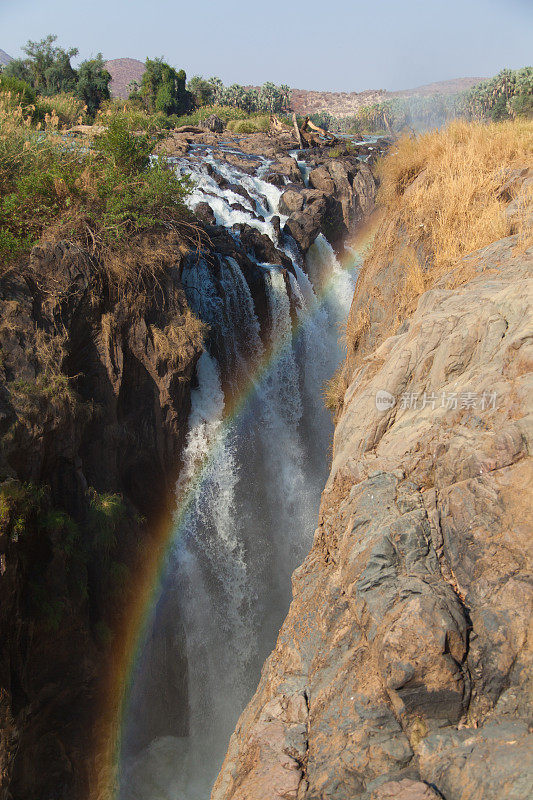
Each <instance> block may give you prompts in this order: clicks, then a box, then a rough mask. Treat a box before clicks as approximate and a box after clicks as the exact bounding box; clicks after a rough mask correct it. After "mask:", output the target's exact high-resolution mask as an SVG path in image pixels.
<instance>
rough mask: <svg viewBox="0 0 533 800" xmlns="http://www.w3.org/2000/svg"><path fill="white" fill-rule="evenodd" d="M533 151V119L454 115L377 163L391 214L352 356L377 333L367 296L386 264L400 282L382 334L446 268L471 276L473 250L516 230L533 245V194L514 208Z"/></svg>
mask: <svg viewBox="0 0 533 800" xmlns="http://www.w3.org/2000/svg"><path fill="white" fill-rule="evenodd" d="M532 156H533V122H531V121H525V120H514V121H509V122H500V123H492V124H484V123H477V122H463V121H459V120H455V121H453V122H451V123H450V124H449V125H448V126H447V127H446V128H444V129H442V130H439V131H432V132H430V133H426V134H423V135H421V136H416V137H413V136H404V137H403V138H402V139H400V140H399V141H398V142H397V143H396V144H395V145H394V147H393V149H392V150H391V152H390V153H389V154H388V155H387V156H385V157H384V158H383V159H382V161H381V162H380V164H379V165H378V174H379V177H380V180H381V185H380V189H379V194H378V202H379V204H380V206H381V208H382V209H383V212H384V220H383V222H382V224H381V226H380V229H379V231H378V233H377V235H376V237H375V239H374V242H373V245H372V248H371V250H370V253H369V256H368V258H367V259H366V261H365V264H364V266H363V268H362V270H361V275H360V279H359V281H358V285H357V288H356V293H355V299H354V306H353V308H352V313H351V314H350V317H349V321H348V326H347V331H346V341H347V346H348V354H349V357H350V354H353V353H354V352H356V351H357V350H358V347H359V343H360V341H361V340H362V339H364V335H365V333H366V331H367V330H368V325H369V323H368V324H367V325H366V327H365V325H364V324H362V321H363V320H364V318H365V313H366V303H365V298H369V296H370V293H371V291H372V287H374V286H375V285H376V284H379V283H380V281H379V280H378V278H379V273H380V272H382V270H384V269H388V270H389V275H390V282H391V283H392V284H393V285H392V286H391V287H390V290H389V291H387V298H386V299H385V300H384V303H383V305H382V311H383V313H382V314H381V319H380V339H381V340H382V339H383V338H384V337H385V336H386V335H390V334H391V333H393V332H394V331H395V330H396V329H397V327H398V325H399V324H401V322H403V320H404V319H405V317H406V316H408V315H409V314H410V313H411V312H412V311H413V310H414V308H415V306H416V302H417V300H418V298H419V297H420V295H421V294H422V293H423V292H425V291H426V290H428V289H429V288H431V287H432V286H433V285H434V284H435V283H436V282H437V281H438V280H440V279H442V278H443V277H444V276H445V275H446V276H448V283H449V285H450V286H457V285H459V284H460V283H462V282H464V281H466V280H469V279H470V278H471V277H472V270H471V265H470V268H469V267H468V266H465V264H464V263H461V259H462V257H463V256H465V255H466V254H468V253H471V252H472V251H475V250H478V249H480V248H482V247H485V246H487V245H488V244H490V243H491V242H494V241H497V240H498V239H501V238H503V237H505V236H509V235H510V234H513V233H516V234H518V241H519V244H518V246H519V247H520V249H522V250H523V249H525V248H526V247H529V246H531V245H532V244H533V235H532V230H531V214H532V213H533V191H528V192H522V193H521V195H520V196H519V198H517V199H515V203H514V206H515V213H514V214H512V215H509V214H506V213H505V212H506V209H507V208H508V205H509V202H510V201H512V200H513V199H514V194H515V193H516V191H517V190H518V189H519V188H520V181H515V183H514V184H513V178H514V177H516V176H517V175H518V174H519V173H518V171H519V170H522V169H524V168H525V167H528V166H530V165H531V163H532ZM391 265H393V266H392V268H391ZM375 344H376V342H374V345H375Z"/></svg>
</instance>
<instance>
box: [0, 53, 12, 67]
mask: <svg viewBox="0 0 533 800" xmlns="http://www.w3.org/2000/svg"><path fill="white" fill-rule="evenodd" d="M10 61H13V59H12V58H11V56H8V54H7V53H6V51H5V50H0V64H3V65H4V66H5V65H6V64H9V62H10Z"/></svg>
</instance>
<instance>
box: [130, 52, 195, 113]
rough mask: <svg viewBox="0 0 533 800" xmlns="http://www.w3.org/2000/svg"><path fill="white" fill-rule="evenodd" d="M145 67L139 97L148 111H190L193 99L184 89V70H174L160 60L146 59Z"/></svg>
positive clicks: (185, 77)
mask: <svg viewBox="0 0 533 800" xmlns="http://www.w3.org/2000/svg"><path fill="white" fill-rule="evenodd" d="M145 66H146V70H145V72H144V74H143V77H142V82H141V96H142V98H143V100H144V101H145V103H146V105H147V107H148V109H149V110H150V111H162V112H163V113H164V114H186V113H187V112H188V111H190V110H191V109H192V107H193V105H194V98H193V96H192V94H191V93H190V92H188V91H187V89H186V88H185V81H186V80H187V76H186V75H185V72H184V70H179V71H177V70H175V69H174V67H171V66H170V65H169V64H167V63H165V62H164V61H163V59H162V58H155V59H150V58H147V59H146V63H145Z"/></svg>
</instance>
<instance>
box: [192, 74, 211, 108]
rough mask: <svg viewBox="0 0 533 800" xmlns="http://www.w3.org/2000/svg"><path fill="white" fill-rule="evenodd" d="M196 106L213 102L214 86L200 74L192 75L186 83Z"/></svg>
mask: <svg viewBox="0 0 533 800" xmlns="http://www.w3.org/2000/svg"><path fill="white" fill-rule="evenodd" d="M187 89H188V91H189V92H190V93H191V94H192V95H193V97H194V102H195V105H196V106H208V105H211V104H212V103H214V102H215V88H214V86H213V84H212V83H211V82H210V81H207V80H206V79H205V78H202V76H201V75H194V76H193V77H192V78H191V79H190V81H189V82H188V84H187Z"/></svg>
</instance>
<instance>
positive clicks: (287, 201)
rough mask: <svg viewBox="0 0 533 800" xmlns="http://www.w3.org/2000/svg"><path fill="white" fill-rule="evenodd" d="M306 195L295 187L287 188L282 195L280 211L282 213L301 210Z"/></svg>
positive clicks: (287, 213) (286, 213)
mask: <svg viewBox="0 0 533 800" xmlns="http://www.w3.org/2000/svg"><path fill="white" fill-rule="evenodd" d="M304 202H305V201H304V197H303V195H302V193H301V192H298V191H295V190H294V189H287V190H286V191H285V192H283V194H282V195H281V197H280V200H279V206H278V209H279V212H280V214H285V215H287V216H288V215H289V214H293V213H294V212H295V211H301V210H302V208H303V207H304Z"/></svg>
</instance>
